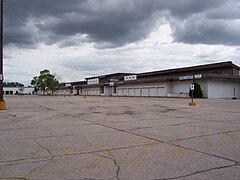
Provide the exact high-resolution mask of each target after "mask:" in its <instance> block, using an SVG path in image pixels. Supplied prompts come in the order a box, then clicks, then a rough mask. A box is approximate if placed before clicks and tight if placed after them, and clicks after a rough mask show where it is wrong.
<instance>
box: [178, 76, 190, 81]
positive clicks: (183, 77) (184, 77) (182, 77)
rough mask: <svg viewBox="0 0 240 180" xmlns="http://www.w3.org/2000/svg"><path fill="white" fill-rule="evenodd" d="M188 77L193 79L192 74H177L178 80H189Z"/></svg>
mask: <svg viewBox="0 0 240 180" xmlns="http://www.w3.org/2000/svg"><path fill="white" fill-rule="evenodd" d="M189 79H193V76H179V80H180V81H182V80H189Z"/></svg>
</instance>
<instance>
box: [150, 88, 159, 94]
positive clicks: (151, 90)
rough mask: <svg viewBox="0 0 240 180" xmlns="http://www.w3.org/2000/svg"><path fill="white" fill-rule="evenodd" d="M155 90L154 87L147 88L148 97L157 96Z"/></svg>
mask: <svg viewBox="0 0 240 180" xmlns="http://www.w3.org/2000/svg"><path fill="white" fill-rule="evenodd" d="M157 95H158V94H157V88H156V87H151V88H149V96H157Z"/></svg>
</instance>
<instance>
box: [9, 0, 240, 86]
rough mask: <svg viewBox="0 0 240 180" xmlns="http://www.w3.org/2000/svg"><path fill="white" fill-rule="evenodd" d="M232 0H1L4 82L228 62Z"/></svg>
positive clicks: (234, 16)
mask: <svg viewBox="0 0 240 180" xmlns="http://www.w3.org/2000/svg"><path fill="white" fill-rule="evenodd" d="M239 9H240V1H239V0H180V1H175V0H109V1H107V0H4V74H5V81H18V82H20V83H24V84H25V85H29V83H30V81H31V79H32V77H33V76H36V75H38V74H39V71H41V70H43V69H49V70H50V71H51V72H52V73H57V74H58V75H59V76H60V77H61V81H64V82H68V81H79V80H83V79H84V78H85V77H89V76H95V75H103V74H108V73H115V72H128V73H131V72H133V73H138V72H146V71H154V70H162V69H171V68H178V67H187V66H192V65H199V64H206V63H214V62H221V61H232V62H233V63H235V64H237V65H240V57H239V54H240V11H239Z"/></svg>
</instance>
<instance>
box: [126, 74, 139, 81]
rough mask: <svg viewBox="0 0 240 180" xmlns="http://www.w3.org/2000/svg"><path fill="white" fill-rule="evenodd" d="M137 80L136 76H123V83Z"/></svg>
mask: <svg viewBox="0 0 240 180" xmlns="http://www.w3.org/2000/svg"><path fill="white" fill-rule="evenodd" d="M132 80H137V75H129V76H124V81H132Z"/></svg>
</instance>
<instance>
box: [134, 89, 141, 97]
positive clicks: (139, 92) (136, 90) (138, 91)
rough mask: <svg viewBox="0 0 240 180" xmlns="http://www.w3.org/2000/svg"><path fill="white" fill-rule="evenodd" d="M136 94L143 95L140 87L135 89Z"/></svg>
mask: <svg viewBox="0 0 240 180" xmlns="http://www.w3.org/2000/svg"><path fill="white" fill-rule="evenodd" d="M134 95H135V96H141V91H140V88H135V89H134Z"/></svg>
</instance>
